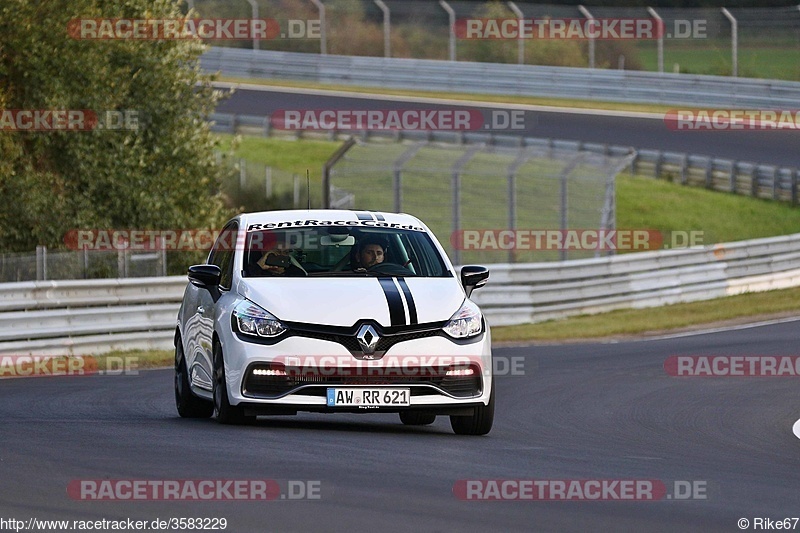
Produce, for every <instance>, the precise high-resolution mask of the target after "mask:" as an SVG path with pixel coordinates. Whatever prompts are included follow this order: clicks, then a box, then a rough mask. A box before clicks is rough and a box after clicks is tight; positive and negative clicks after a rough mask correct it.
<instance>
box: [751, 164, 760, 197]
mask: <svg viewBox="0 0 800 533" xmlns="http://www.w3.org/2000/svg"><path fill="white" fill-rule="evenodd" d="M758 167H759V165H753V170H752V171H751V172H750V196H752V197H753V198H758Z"/></svg>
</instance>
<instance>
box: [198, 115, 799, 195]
mask: <svg viewBox="0 0 800 533" xmlns="http://www.w3.org/2000/svg"><path fill="white" fill-rule="evenodd" d="M209 118H210V120H211V121H212V122H213V126H212V130H213V131H216V132H220V133H239V132H243V131H246V132H248V133H255V134H260V135H265V136H272V135H286V136H292V137H298V138H299V137H320V136H322V137H324V138H327V139H330V140H341V139H343V138H346V137H350V136H351V135H352V136H356V137H360V138H362V139H364V140H367V139H371V138H385V139H391V140H393V141H404V140H405V141H421V140H428V141H439V142H445V143H464V144H470V143H476V144H480V143H483V144H487V145H496V146H508V147H515V148H516V147H520V146H531V147H539V148H542V149H544V150H547V151H551V152H552V151H577V150H585V151H588V152H592V153H596V154H602V155H610V156H624V155H626V154H629V153H631V152H632V151H634V149H633V148H631V147H628V146H615V145H608V144H598V143H587V142H582V141H566V140H559V139H547V138H539V137H520V136H515V135H495V134H487V133H464V132H442V131H402V130H397V131H349V130H348V131H339V130H330V131H327V132H324V133H320V132H303V131H302V130H294V131H282V130H278V129H275V128H272V127H271V126H270V117H269V116H253V115H233V114H227V113H214V114H212V115H211V116H210V117H209ZM635 152H636V155H635V157H634V159H633V162H632V164H631V168H630V171H631V173H639V174H645V175H647V174H649V175H651V176H653V177H654V178H660V179H666V180H669V181H673V182H676V183H680V184H682V185H690V186H695V187H703V188H706V189H711V190H715V191H721V192H730V193H734V194H741V195H744V196H752V197H754V198H762V199H769V200H780V201H785V202H789V203H791V204H792V205H797V204H798V181H800V169H798V168H788V167H778V166H775V165H766V164H757V163H751V162H747V161H734V160H731V159H720V158H714V157H709V156H704V155H696V154H686V153H680V152H666V151H662V150H644V149H642V150H635Z"/></svg>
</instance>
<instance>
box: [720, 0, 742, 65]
mask: <svg viewBox="0 0 800 533" xmlns="http://www.w3.org/2000/svg"><path fill="white" fill-rule="evenodd" d="M722 14H723V15H725V17H726V18H727V19H728V20H729V21H730V23H731V66H732V67H731V72H732V73H733V77H734V78H736V77H738V76H739V22H738V21H737V20H736V17H734V16H733V15H732V14H731V12H730V11H728V10H727V9H725V8H724V7H723V8H722Z"/></svg>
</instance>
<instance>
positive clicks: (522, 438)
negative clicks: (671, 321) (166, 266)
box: [0, 321, 800, 532]
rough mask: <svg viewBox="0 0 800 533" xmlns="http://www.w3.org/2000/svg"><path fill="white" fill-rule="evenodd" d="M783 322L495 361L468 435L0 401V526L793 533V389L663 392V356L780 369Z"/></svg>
mask: <svg viewBox="0 0 800 533" xmlns="http://www.w3.org/2000/svg"><path fill="white" fill-rule="evenodd" d="M797 327H798V323H797V322H796V321H788V322H783V323H777V324H771V325H762V326H759V327H754V328H748V329H738V330H732V331H723V332H716V333H706V334H699V335H692V336H683V337H677V338H667V339H656V340H647V341H625V342H619V343H612V344H572V345H553V346H527V347H514V348H501V349H497V350H496V352H495V354H496V355H498V356H503V357H516V356H522V357H524V370H525V371H524V375H523V376H507V377H503V378H499V380H498V397H497V398H498V404H497V405H498V412H497V416H496V419H495V426H494V429H493V431H492V432H491V433H490V434H489V435H488V436H486V437H458V436H455V435H454V434H452V432H451V430H450V427H449V423H448V421H447V420H446V419H445V418H443V417H440V418H438V419H437V421H436V422H435V423H434V424H433V425H432V426H428V427H425V428H412V427H406V426H403V425H401V424H400V423H399V420H398V419H397V417H396V415H389V414H386V415H374V414H370V415H363V416H362V415H357V414H350V415H312V414H301V415H299V416H297V417H290V418H281V417H272V418H262V419H259V421H258V422H257V424H256V425H254V426H244V427H232V426H221V425H218V424H217V423H216V422H215V421H213V420H184V419H180V418H179V417H178V416H177V413H176V411H175V407H174V403H173V391H172V371H171V370H151V371H142V372H140V373H139V374H138V375H128V376H92V377H50V378H30V379H11V380H4V381H2V382H1V383H0V391H2V392H1V393H0V395H1V397H2V401H1V402H0V417H1V419H2V426H0V427H2V430H0V510H2V513H0V517H1V518H11V517H14V518H17V519H27V518H29V517H35V518H39V519H47V518H50V519H62V520H64V519H68V520H88V519H102V518H106V519H124V518H132V519H140V520H148V521H149V520H153V519H155V518H161V519H166V518H169V517H207V518H212V517H217V518H219V517H225V518H227V520H228V528H227V531H234V532H240V531H242V532H259V531H275V530H279V531H309V530H320V531H345V530H348V529H352V530H354V531H363V530H370V531H403V530H405V531H482V532H485V531H511V530H516V531H603V530H608V531H711V530H715V531H738V530H739V528H737V525H736V522H737V520H738V519H739V518H748V519H750V521H751V524H752V521H753V518H754V517H762V518H771V519H778V518H780V519H783V518H786V517H797V516H799V515H800V499H798V496H797V489H798V480H799V479H800V474H798V472H799V471H800V441H798V439H797V438H796V437H795V436H794V435H793V433H792V424H793V423H794V422H795V420H797V419H798V418H800V387H799V386H798V378H763V377H762V378H722V377H718V378H697V377H694V378H687V377H671V376H668V375H667V374H666V372H665V370H664V368H663V364H664V361H665V359H666V358H667V357H668V356H670V355H794V354H796V347H797ZM81 479H139V480H142V479H145V480H166V479H215V480H216V479H223V480H224V479H227V480H230V479H274V480H277V481H278V482H279V483H284V482H288V480H316V481H319V482H320V487H321V493H320V496H321V497H320V498H319V499H316V500H303V501H300V500H298V501H289V500H288V499H287V500H281V499H277V500H275V501H267V502H263V501H220V502H186V501H179V502H174V501H173V502H164V501H138V502H132V501H123V502H93V501H80V500H74V499H71V498H70V497H69V496H68V495H67V490H66V489H67V485H68V484H69V482H70V481H71V480H81ZM465 479H558V480H570V479H650V480H662V481H663V482H664V483H665V484H666V486H667V488H668V490H669V491H671V488H672V487H673V486H674V485H673V483H674V481H676V480H683V481H692V482H696V481H700V482H704V483H705V486H706V493H707V498H706V499H698V500H688V501H676V500H675V499H672V500H667V499H663V500H659V501H625V502H619V501H581V502H564V501H463V500H459V499H457V498H456V497H455V496H454V493H453V486H454V483H455V482H456V481H457V480H465Z"/></svg>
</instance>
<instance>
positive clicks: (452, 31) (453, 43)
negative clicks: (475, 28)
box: [439, 0, 456, 61]
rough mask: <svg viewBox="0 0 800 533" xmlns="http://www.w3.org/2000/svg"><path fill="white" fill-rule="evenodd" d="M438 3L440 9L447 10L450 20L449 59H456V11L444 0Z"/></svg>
mask: <svg viewBox="0 0 800 533" xmlns="http://www.w3.org/2000/svg"><path fill="white" fill-rule="evenodd" d="M439 5H440V6H442V9H444V10H445V11H447V16H448V19H449V21H450V44H449V49H450V61H455V60H456V12H455V11H454V10H453V8H452V7H450V4H448V3H447V2H445V1H444V0H439Z"/></svg>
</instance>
